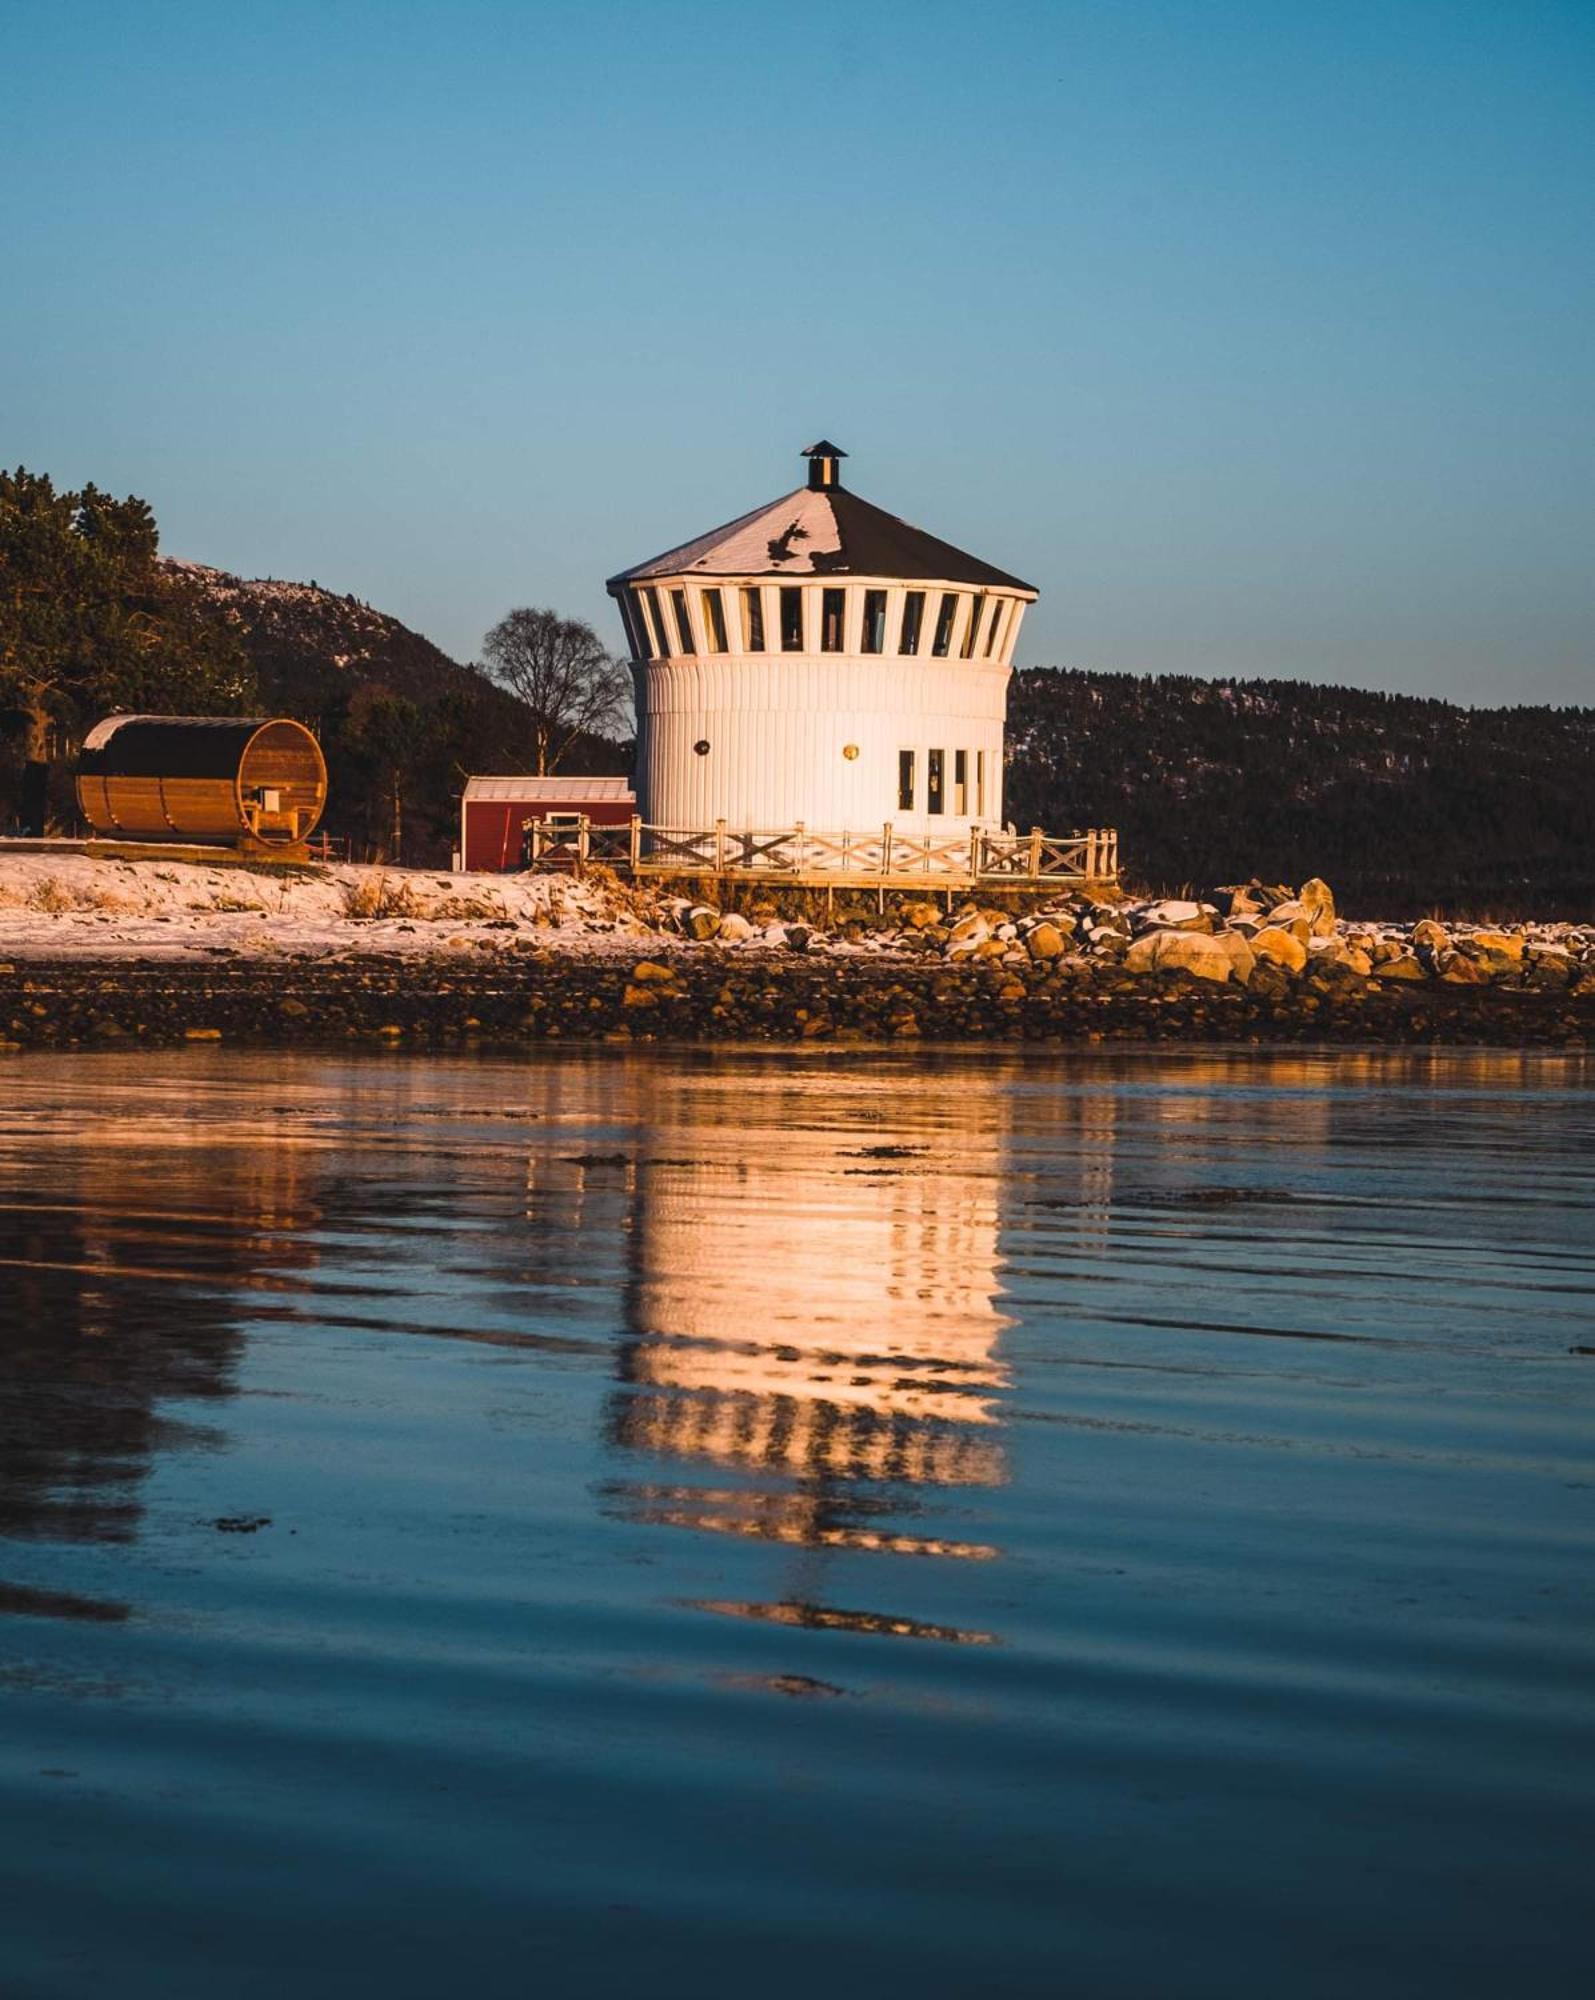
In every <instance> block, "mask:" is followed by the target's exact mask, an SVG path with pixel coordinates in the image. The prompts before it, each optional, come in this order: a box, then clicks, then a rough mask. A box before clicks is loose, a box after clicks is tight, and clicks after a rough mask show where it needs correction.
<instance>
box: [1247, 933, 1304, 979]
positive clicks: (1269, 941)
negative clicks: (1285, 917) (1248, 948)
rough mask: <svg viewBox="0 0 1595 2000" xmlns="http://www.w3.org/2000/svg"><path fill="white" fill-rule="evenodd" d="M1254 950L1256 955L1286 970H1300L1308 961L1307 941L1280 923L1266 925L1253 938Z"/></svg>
mask: <svg viewBox="0 0 1595 2000" xmlns="http://www.w3.org/2000/svg"><path fill="white" fill-rule="evenodd" d="M1252 952H1253V955H1254V956H1255V957H1257V958H1261V959H1266V960H1267V961H1268V963H1269V964H1270V965H1277V966H1280V967H1281V968H1282V969H1283V970H1284V971H1286V972H1300V971H1301V969H1302V967H1303V966H1304V965H1305V964H1306V963H1307V946H1306V943H1305V942H1304V941H1303V940H1302V939H1301V938H1299V937H1297V936H1296V934H1295V933H1294V932H1293V931H1288V930H1285V929H1284V928H1283V927H1282V926H1281V925H1279V924H1265V925H1264V927H1263V928H1262V930H1260V931H1259V932H1258V933H1257V935H1256V937H1254V938H1253V939H1252Z"/></svg>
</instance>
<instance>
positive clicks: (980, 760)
mask: <svg viewBox="0 0 1595 2000" xmlns="http://www.w3.org/2000/svg"><path fill="white" fill-rule="evenodd" d="M971 767H973V776H974V785H973V788H972V789H971V785H970V776H971ZM949 780H950V784H951V789H950V790H949ZM918 799H919V752H918V751H917V750H899V751H898V753H897V809H898V811H899V812H913V811H915V810H916V809H917V804H918ZM925 810H926V812H928V813H948V812H950V813H953V814H955V815H956V816H958V817H959V818H965V819H967V818H974V819H984V818H985V816H986V753H985V751H984V750H976V751H975V752H974V753H973V755H971V753H970V752H969V751H968V750H955V751H953V753H952V756H951V758H950V759H949V757H948V754H947V752H946V751H945V750H927V751H926V752H925Z"/></svg>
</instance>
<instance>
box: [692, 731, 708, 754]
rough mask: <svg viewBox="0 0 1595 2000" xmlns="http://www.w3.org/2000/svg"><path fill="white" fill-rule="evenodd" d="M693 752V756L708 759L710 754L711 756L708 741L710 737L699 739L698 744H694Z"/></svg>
mask: <svg viewBox="0 0 1595 2000" xmlns="http://www.w3.org/2000/svg"><path fill="white" fill-rule="evenodd" d="M692 752H693V755H694V756H695V757H707V756H708V754H709V739H708V737H707V736H700V737H699V738H698V740H697V742H696V743H694V744H693V746H692Z"/></svg>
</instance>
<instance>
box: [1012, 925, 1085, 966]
mask: <svg viewBox="0 0 1595 2000" xmlns="http://www.w3.org/2000/svg"><path fill="white" fill-rule="evenodd" d="M1064 922H1065V923H1067V922H1068V919H1067V918H1065V919H1064ZM1069 928H1070V930H1073V928H1074V926H1073V924H1070V925H1069ZM1024 936H1025V950H1026V951H1028V952H1029V954H1030V956H1031V957H1032V958H1038V959H1048V958H1061V957H1062V956H1063V946H1064V932H1063V930H1062V929H1061V928H1060V926H1059V925H1057V924H1052V923H1039V924H1032V925H1030V927H1029V928H1028V929H1027V930H1026V932H1025V934H1024Z"/></svg>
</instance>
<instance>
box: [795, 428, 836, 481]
mask: <svg viewBox="0 0 1595 2000" xmlns="http://www.w3.org/2000/svg"><path fill="white" fill-rule="evenodd" d="M798 456H799V457H800V458H806V459H807V460H808V462H809V484H810V486H812V487H815V488H817V489H823V488H824V487H827V486H840V485H841V483H842V474H841V468H840V467H839V465H838V463H837V461H838V460H839V459H843V458H846V456H847V453H846V452H845V451H843V449H842V447H841V446H840V445H839V444H832V443H831V440H830V439H829V438H821V439H820V441H819V443H818V444H806V445H805V446H804V447H803V449H802V451H801V452H800V453H799V454H798Z"/></svg>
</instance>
